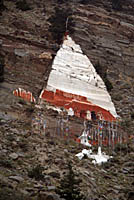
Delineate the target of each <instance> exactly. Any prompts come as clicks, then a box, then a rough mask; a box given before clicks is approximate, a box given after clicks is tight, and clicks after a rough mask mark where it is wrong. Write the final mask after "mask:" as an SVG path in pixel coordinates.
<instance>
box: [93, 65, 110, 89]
mask: <svg viewBox="0 0 134 200" xmlns="http://www.w3.org/2000/svg"><path fill="white" fill-rule="evenodd" d="M94 68H95V69H96V72H97V73H98V74H99V75H100V77H101V78H102V79H103V81H104V83H105V85H106V87H107V90H108V91H109V92H110V91H111V90H112V89H113V85H112V83H111V82H110V81H109V80H108V78H107V73H106V70H107V69H106V67H103V66H102V65H101V64H100V62H97V63H96V64H95V65H94Z"/></svg>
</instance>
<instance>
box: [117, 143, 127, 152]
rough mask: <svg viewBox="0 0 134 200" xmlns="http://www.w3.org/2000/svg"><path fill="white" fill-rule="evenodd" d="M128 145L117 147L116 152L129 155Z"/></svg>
mask: <svg viewBox="0 0 134 200" xmlns="http://www.w3.org/2000/svg"><path fill="white" fill-rule="evenodd" d="M127 148H128V147H127V145H126V144H117V145H116V146H115V149H114V151H115V152H116V153H118V152H120V151H121V152H123V153H127V151H128V150H127Z"/></svg>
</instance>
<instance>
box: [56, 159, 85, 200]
mask: <svg viewBox="0 0 134 200" xmlns="http://www.w3.org/2000/svg"><path fill="white" fill-rule="evenodd" d="M80 182H81V180H80V179H78V178H76V174H75V173H74V171H73V169H72V165H71V164H70V162H69V163H68V173H67V174H66V175H65V176H64V178H63V179H62V180H61V181H60V186H58V187H57V188H56V193H57V194H58V195H60V197H61V198H63V199H65V200H85V197H84V195H83V194H81V191H80V187H79V184H80Z"/></svg>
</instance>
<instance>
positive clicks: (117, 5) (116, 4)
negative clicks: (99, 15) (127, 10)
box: [112, 0, 122, 10]
mask: <svg viewBox="0 0 134 200" xmlns="http://www.w3.org/2000/svg"><path fill="white" fill-rule="evenodd" d="M112 8H113V9H115V10H121V9H122V5H121V0H112Z"/></svg>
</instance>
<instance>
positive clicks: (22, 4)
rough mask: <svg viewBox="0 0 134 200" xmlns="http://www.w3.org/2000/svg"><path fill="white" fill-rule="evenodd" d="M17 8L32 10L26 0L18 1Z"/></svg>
mask: <svg viewBox="0 0 134 200" xmlns="http://www.w3.org/2000/svg"><path fill="white" fill-rule="evenodd" d="M16 8H18V9H20V10H22V11H27V10H31V8H30V6H29V4H28V3H27V2H26V0H21V1H17V2H16Z"/></svg>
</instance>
